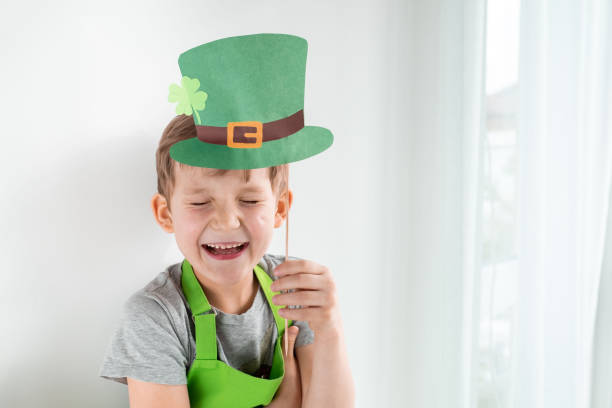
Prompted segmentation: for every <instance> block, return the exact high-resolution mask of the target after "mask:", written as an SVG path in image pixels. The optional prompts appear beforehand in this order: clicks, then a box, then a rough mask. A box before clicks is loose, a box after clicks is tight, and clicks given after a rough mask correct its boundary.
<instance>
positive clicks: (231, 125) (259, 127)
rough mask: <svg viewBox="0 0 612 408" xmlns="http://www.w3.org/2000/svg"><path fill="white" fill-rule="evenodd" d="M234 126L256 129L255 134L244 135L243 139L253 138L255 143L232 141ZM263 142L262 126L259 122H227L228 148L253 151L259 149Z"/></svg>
mask: <svg viewBox="0 0 612 408" xmlns="http://www.w3.org/2000/svg"><path fill="white" fill-rule="evenodd" d="M236 126H248V127H254V128H255V129H256V131H255V133H245V134H244V137H248V138H255V143H245V142H235V141H234V128H235V127H236ZM262 141H263V124H262V123H261V122H256V121H250V122H228V123H227V145H228V146H229V147H236V148H240V149H253V148H257V147H261V142H262Z"/></svg>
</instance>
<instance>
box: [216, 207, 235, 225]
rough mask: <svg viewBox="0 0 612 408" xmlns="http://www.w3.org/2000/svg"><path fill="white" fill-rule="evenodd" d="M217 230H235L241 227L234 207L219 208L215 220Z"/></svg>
mask: <svg viewBox="0 0 612 408" xmlns="http://www.w3.org/2000/svg"><path fill="white" fill-rule="evenodd" d="M213 226H214V227H215V229H219V230H224V229H235V228H238V227H240V219H239V218H238V215H237V212H236V211H235V208H234V206H231V205H230V206H219V208H217V210H216V211H215V216H214V219H213Z"/></svg>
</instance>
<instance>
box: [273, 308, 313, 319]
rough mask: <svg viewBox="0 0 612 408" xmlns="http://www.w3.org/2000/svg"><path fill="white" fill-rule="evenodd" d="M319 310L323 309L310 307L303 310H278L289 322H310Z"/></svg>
mask: <svg viewBox="0 0 612 408" xmlns="http://www.w3.org/2000/svg"><path fill="white" fill-rule="evenodd" d="M318 309H321V308H320V307H318V306H309V307H303V308H301V309H289V308H288V307H283V308H280V309H278V314H279V315H280V316H281V317H282V318H284V319H289V320H298V321H303V322H305V321H310V320H312V317H313V316H316V315H313V313H317V312H318Z"/></svg>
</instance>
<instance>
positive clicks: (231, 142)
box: [196, 109, 304, 148]
mask: <svg viewBox="0 0 612 408" xmlns="http://www.w3.org/2000/svg"><path fill="white" fill-rule="evenodd" d="M303 127H304V110H303V109H300V110H299V111H297V112H295V113H294V114H293V115H291V116H287V117H286V118H282V119H278V120H274V121H272V122H266V123H261V122H257V121H250V122H229V123H228V124H227V126H198V125H196V132H197V135H198V139H200V140H201V141H203V142H206V143H213V144H220V145H228V146H229V147H235V148H257V147H261V143H262V142H268V141H270V140H276V139H281V138H283V137H287V136H289V135H292V134H294V133H295V132H297V131H298V130H300V129H302V128H303Z"/></svg>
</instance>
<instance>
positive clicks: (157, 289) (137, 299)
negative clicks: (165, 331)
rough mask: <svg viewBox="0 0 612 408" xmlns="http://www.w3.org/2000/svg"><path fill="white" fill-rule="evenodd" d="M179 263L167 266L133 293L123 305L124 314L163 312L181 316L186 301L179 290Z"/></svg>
mask: <svg viewBox="0 0 612 408" xmlns="http://www.w3.org/2000/svg"><path fill="white" fill-rule="evenodd" d="M180 274H181V263H175V264H172V265H169V266H168V267H167V268H166V269H165V270H164V271H162V272H160V273H159V274H157V276H155V278H154V279H152V280H151V281H150V282H148V283H147V284H146V285H145V286H144V287H143V288H141V289H140V290H138V291H136V292H134V293H133V294H132V295H131V296H130V297H129V298H128V299H127V300H126V302H125V304H124V312H129V313H134V312H145V313H154V312H162V311H163V312H164V313H166V314H168V315H176V314H179V315H180V314H181V313H180V312H181V310H183V309H184V307H183V305H184V303H186V301H185V300H184V299H183V298H184V295H183V292H182V289H181V275H180Z"/></svg>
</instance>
